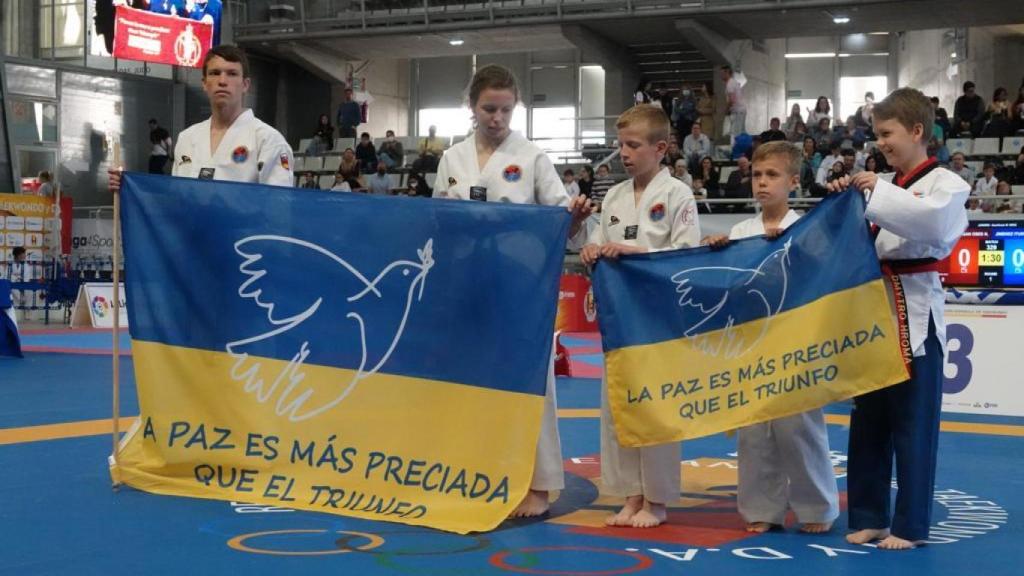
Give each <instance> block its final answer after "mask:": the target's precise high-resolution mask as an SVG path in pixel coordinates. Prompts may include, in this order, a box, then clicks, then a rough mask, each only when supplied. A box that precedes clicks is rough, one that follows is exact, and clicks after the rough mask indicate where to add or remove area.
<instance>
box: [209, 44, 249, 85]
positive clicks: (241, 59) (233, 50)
mask: <svg viewBox="0 0 1024 576" xmlns="http://www.w3.org/2000/svg"><path fill="white" fill-rule="evenodd" d="M214 57H218V58H221V59H223V60H226V61H228V62H237V63H239V64H241V65H242V78H248V77H249V57H248V56H246V55H245V51H244V50H242V49H241V48H239V47H238V46H235V45H233V44H221V45H220V46H214V47H213V48H210V51H209V52H207V53H206V57H205V58H203V78H206V67H207V65H208V64H209V63H210V60H212V59H213V58H214Z"/></svg>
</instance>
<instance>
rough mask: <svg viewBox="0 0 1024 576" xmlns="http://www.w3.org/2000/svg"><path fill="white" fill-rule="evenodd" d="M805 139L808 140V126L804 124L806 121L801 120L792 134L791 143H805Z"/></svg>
mask: <svg viewBox="0 0 1024 576" xmlns="http://www.w3.org/2000/svg"><path fill="white" fill-rule="evenodd" d="M804 138H807V124H804V121H803V120H800V121H799V122H797V123H796V126H795V127H794V128H793V131H792V132H790V134H789V141H790V142H793V143H794V144H799V143H801V142H803V141H804ZM812 140H813V139H812Z"/></svg>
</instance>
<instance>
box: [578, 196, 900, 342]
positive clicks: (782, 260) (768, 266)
mask: <svg viewBox="0 0 1024 576" xmlns="http://www.w3.org/2000/svg"><path fill="white" fill-rule="evenodd" d="M830 238H831V240H829V239H830ZM836 245H840V246H845V247H848V248H849V249H848V250H847V251H845V252H844V253H843V254H842V255H841V256H840V255H837V254H836V253H834V252H833V250H832V249H831V248H829V247H830V246H836ZM826 270H827V271H828V272H829V274H821V272H822V271H826ZM879 277H880V270H879V264H878V256H877V254H876V252H875V249H874V241H873V240H872V238H871V234H870V230H869V228H868V226H867V224H866V222H865V220H864V199H863V197H862V196H861V194H860V193H859V192H856V191H850V192H845V193H843V194H838V195H833V196H829V197H828V198H826V199H825V200H823V201H822V202H821V203H820V204H818V206H817V207H815V208H814V209H813V210H811V212H810V213H808V214H807V215H806V216H804V217H803V218H801V219H800V220H798V221H797V222H796V223H795V224H793V225H792V226H791V227H790V228H789V229H787V230H786V232H785V233H784V234H783V235H782V236H781V237H779V238H777V239H775V240H767V239H765V238H764V237H758V238H748V239H744V240H738V241H733V242H731V243H730V245H729V247H728V248H726V249H725V250H714V249H711V248H707V247H703V248H693V249H688V250H676V251H671V252H656V253H651V254H641V255H636V256H628V257H625V258H622V259H621V260H619V261H618V262H609V261H604V260H602V261H601V262H600V263H599V264H598V266H597V269H596V271H595V278H594V291H595V298H596V301H597V308H598V314H599V316H600V317H601V336H602V339H603V346H604V350H605V351H611V350H616V349H619V348H623V347H626V346H635V345H639V344H652V343H656V342H663V341H667V340H675V339H678V338H683V337H687V336H696V335H699V334H703V333H706V332H712V331H715V330H721V329H726V328H729V327H731V326H736V325H740V324H743V323H745V322H749V321H752V320H757V319H759V318H764V317H769V316H775V315H777V314H779V313H781V312H784V311H786V310H792V309H794V308H799V307H800V306H803V305H805V304H809V303H811V302H813V301H815V300H817V299H819V298H821V297H822V296H825V295H827V294H831V293H833V292H838V291H840V290H845V289H848V288H853V287H855V286H859V285H861V284H864V283H866V282H870V281H872V280H876V279H878V278H879ZM668 283H670V284H671V285H672V286H673V287H674V289H673V290H671V291H669V290H666V285H667V284H668ZM851 313H855V311H851ZM651 319H656V321H654V322H652V321H651ZM737 344H738V345H739V343H737Z"/></svg>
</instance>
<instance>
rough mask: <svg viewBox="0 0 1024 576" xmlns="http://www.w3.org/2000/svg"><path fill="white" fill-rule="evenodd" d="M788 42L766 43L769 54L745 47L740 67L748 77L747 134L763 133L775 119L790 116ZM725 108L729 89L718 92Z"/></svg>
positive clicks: (745, 89) (744, 92)
mask: <svg viewBox="0 0 1024 576" xmlns="http://www.w3.org/2000/svg"><path fill="white" fill-rule="evenodd" d="M785 55H786V41H785V40H781V39H777V40H766V41H765V52H760V51H757V50H754V49H752V48H750V46H749V45H747V46H745V47H743V49H742V50H741V52H740V57H739V66H740V69H741V70H742V71H743V73H744V74H745V75H746V76H747V84H746V86H744V87H743V97H744V98H745V99H746V103H747V132H748V133H750V134H760V133H761V132H763V131H765V130H767V129H768V121H769V120H770V119H771V118H772V117H773V116H778V117H780V118H785V117H786V58H785ZM719 83H720V81H719ZM717 94H718V98H719V100H720V103H721V105H720V108H721V109H722V110H724V109H725V104H724V96H725V90H724V89H722V90H721V91H719V92H717Z"/></svg>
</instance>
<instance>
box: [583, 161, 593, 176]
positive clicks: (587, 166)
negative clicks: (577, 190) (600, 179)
mask: <svg viewBox="0 0 1024 576" xmlns="http://www.w3.org/2000/svg"><path fill="white" fill-rule="evenodd" d="M580 172H586V173H587V175H588V176H590V177H591V178H593V177H594V169H593V168H592V167H591V166H590V164H584V165H583V166H580Z"/></svg>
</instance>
